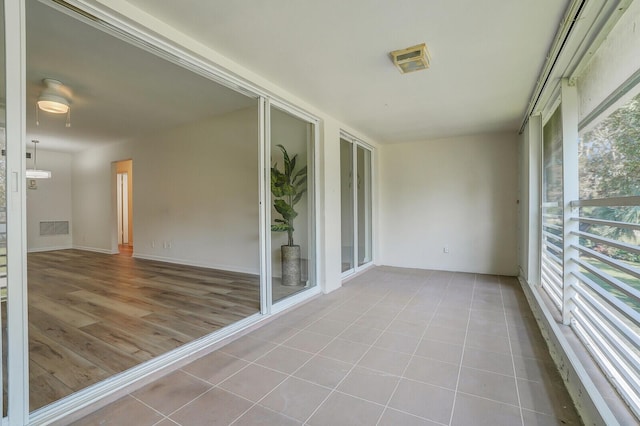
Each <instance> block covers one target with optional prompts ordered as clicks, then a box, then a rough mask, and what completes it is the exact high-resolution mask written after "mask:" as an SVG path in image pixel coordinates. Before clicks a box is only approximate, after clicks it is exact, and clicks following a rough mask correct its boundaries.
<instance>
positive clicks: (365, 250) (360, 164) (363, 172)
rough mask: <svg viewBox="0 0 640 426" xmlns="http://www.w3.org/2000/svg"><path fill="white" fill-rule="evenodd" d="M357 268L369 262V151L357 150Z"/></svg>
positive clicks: (361, 148)
mask: <svg viewBox="0 0 640 426" xmlns="http://www.w3.org/2000/svg"><path fill="white" fill-rule="evenodd" d="M356 195H357V199H358V220H357V222H358V266H362V265H364V264H366V263H369V262H371V260H372V257H371V251H372V250H371V249H372V244H371V151H369V150H368V149H365V148H363V147H361V146H358V148H357V175H356Z"/></svg>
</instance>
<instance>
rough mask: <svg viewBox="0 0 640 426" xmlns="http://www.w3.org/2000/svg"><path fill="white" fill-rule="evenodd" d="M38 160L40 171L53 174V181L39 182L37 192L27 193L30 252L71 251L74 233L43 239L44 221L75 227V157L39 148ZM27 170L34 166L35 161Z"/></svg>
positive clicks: (44, 180)
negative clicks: (72, 208) (73, 164)
mask: <svg viewBox="0 0 640 426" xmlns="http://www.w3.org/2000/svg"><path fill="white" fill-rule="evenodd" d="M30 151H31V150H30ZM37 160H38V168H39V169H44V170H50V171H51V179H36V184H37V189H28V190H27V250H28V251H30V252H32V251H43V250H56V249H64V248H71V233H70V234H68V235H48V236H40V222H43V221H69V225H70V226H71V225H72V222H73V221H72V214H71V155H70V154H64V153H58V152H52V151H46V150H42V149H38V159H37ZM27 167H29V168H31V167H33V163H32V161H31V160H27Z"/></svg>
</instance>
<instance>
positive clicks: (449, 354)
mask: <svg viewBox="0 0 640 426" xmlns="http://www.w3.org/2000/svg"><path fill="white" fill-rule="evenodd" d="M462 348H463V347H462V345H454V344H451V343H445V342H441V341H438V340H430V339H422V340H421V341H420V343H419V344H418V348H417V349H416V352H415V354H416V355H419V356H422V357H425V358H430V359H435V360H436V361H442V362H449V363H452V364H460V361H461V359H462Z"/></svg>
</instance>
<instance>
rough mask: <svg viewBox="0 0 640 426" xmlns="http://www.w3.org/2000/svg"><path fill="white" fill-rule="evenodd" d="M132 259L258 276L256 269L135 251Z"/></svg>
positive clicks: (258, 272)
mask: <svg viewBox="0 0 640 426" xmlns="http://www.w3.org/2000/svg"><path fill="white" fill-rule="evenodd" d="M133 257H135V258H136V259H144V260H155V261H158V262H166V263H175V264H179V265H186V266H195V267H199V268H208V269H219V270H222V271H229V272H239V273H242V274H251V275H258V276H259V275H260V271H259V270H258V269H252V268H243V267H239V266H236V265H223V264H219V263H209V262H195V261H193V260H188V259H177V258H174V257H164V256H156V255H153V254H146V253H137V252H135V251H134V252H133Z"/></svg>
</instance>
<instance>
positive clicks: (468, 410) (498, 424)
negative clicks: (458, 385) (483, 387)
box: [451, 393, 522, 426]
mask: <svg viewBox="0 0 640 426" xmlns="http://www.w3.org/2000/svg"><path fill="white" fill-rule="evenodd" d="M520 424H522V418H521V417H520V409H519V408H518V407H515V406H512V405H508V404H502V403H500V402H496V401H491V400H488V399H484V398H478V397H475V396H472V395H465V394H461V393H458V395H457V396H456V405H455V408H454V410H453V418H452V421H451V426H470V425H473V426H515V425H520Z"/></svg>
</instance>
